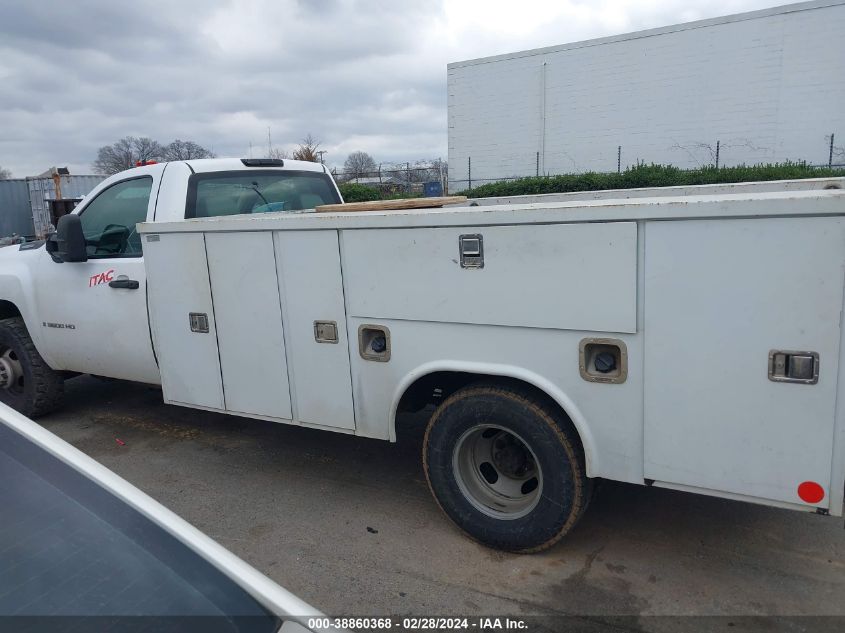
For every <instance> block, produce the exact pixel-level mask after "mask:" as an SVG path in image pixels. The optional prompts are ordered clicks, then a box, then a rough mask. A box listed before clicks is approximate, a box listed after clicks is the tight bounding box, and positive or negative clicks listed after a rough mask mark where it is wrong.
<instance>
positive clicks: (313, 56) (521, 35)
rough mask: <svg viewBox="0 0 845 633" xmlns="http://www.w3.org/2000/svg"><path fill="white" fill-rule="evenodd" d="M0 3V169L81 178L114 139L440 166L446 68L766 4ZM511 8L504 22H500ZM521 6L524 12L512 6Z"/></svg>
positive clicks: (672, 0) (703, 0) (670, 0)
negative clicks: (316, 148) (302, 148)
mask: <svg viewBox="0 0 845 633" xmlns="http://www.w3.org/2000/svg"><path fill="white" fill-rule="evenodd" d="M471 4H473V3H465V2H463V1H460V2H459V1H457V0H456V1H455V2H452V1H450V0H444V1H443V2H442V3H435V2H427V1H422V0H418V1H403V2H396V1H395V0H393V1H390V2H388V1H382V0H373V1H368V2H363V1H362V2H355V1H354V0H322V1H318V0H310V1H309V0H301V1H299V2H297V1H295V0H275V1H274V0H266V1H260V2H259V1H246V0H237V1H235V0H233V1H231V2H199V1H193V0H192V1H184V0H179V1H178V2H176V1H173V0H170V1H169V2H165V1H163V0H158V1H154V2H143V3H121V2H108V1H105V0H86V1H84V2H79V1H77V2H58V1H56V2H38V3H36V2H31V3H20V2H14V1H12V0H0V165H2V166H4V167H6V168H9V169H11V170H12V171H13V173H14V174H15V175H16V176H26V175H32V174H34V173H38V172H40V171H42V170H44V169H45V168H47V167H48V166H51V165H65V164H67V165H69V166H70V167H71V171H72V172H73V173H88V172H90V165H91V162H92V161H93V159H94V157H95V155H96V150H97V148H98V147H99V146H101V145H104V144H107V143H111V142H113V141H115V140H117V139H118V138H120V137H122V136H126V135H135V136H151V137H153V138H156V139H158V140H160V141H163V142H167V141H169V140H172V139H173V138H177V137H178V138H182V139H192V140H194V141H196V142H198V143H200V144H202V145H205V146H207V147H213V149H214V151H215V152H217V153H218V154H219V155H234V156H243V155H246V153H247V152H248V150H249V145H250V142H251V143H253V145H254V148H255V149H254V153H255V155H261V154H262V153H263V152H266V146H267V128H268V126H269V127H270V128H271V129H272V135H273V143H274V146H284V147H288V148H289V147H292V146H293V145H295V144H296V143H297V142H298V141H299V140H300V139H301V138H302V137H303V136H305V134H307V133H311V134H313V135H315V136H316V137H317V138H319V139H321V140H322V141H323V146H324V149H326V150H328V152H329V153H328V155H327V159H328V161H329V162H330V163H332V164H341V163H342V162H343V160H344V159H345V157H346V155H347V154H348V153H349V152H351V151H354V150H358V149H363V150H366V151H369V152H370V153H371V154H373V156H374V157H375V158H376V160H377V161H385V162H389V161H404V160H411V161H413V160H416V159H419V158H426V157H437V156H443V157H444V158H445V156H446V137H447V130H446V63H447V62H450V61H458V60H461V59H469V58H472V57H479V56H483V55H492V54H498V53H503V52H508V51H514V50H521V49H525V48H533V47H539V46H548V45H553V44H560V43H564V42H568V41H573V40H579V39H586V38H590V37H597V36H601V35H609V34H613V33H619V32H624V31H629V30H635V29H640V28H648V27H653V26H660V25H664V24H671V23H674V22H679V21H685V20H691V19H697V18H700V17H708V16H712V15H720V14H724V13H732V12H737V11H742V10H748V9H754V8H759V7H762V6H771V5H774V4H777V2H776V1H775V2H772V1H768V0H717V1H715V2H714V1H708V0H696V1H695V2H690V1H689V0H687V1H684V0H664V1H663V2H660V3H657V2H653V1H652V2H647V1H646V2H636V3H635V2H623V1H621V0H605V1H603V2H598V3H596V2H587V3H585V2H577V1H573V2H560V3H554V4H553V5H552V4H551V3H549V4H548V5H547V6H548V7H549V8H550V9H551V7H554V10H549V11H546V6H544V3H542V2H539V1H538V2H535V3H534V6H533V7H532V6H528V5H531V2H530V1H529V2H523V3H520V5H519V7H522V8H521V9H518V10H517V13H516V14H513V15H511V14H509V13H508V11H510V12H511V13H513V11H514V9H513V6H514V3H512V2H511V3H501V4H502V6H498V5H497V3H496V2H495V1H493V0H490V1H488V2H484V3H480V2H476V3H475V4H476V5H477V9H476V8H474V7H472V6H469V5H471ZM507 5H509V7H510V8H508V6H507ZM523 5H524V6H523Z"/></svg>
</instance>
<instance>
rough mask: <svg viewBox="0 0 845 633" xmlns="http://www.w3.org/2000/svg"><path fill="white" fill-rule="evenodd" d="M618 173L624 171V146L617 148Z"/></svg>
mask: <svg viewBox="0 0 845 633" xmlns="http://www.w3.org/2000/svg"><path fill="white" fill-rule="evenodd" d="M616 173H617V174H621V173H622V146H621V145H620V146H619V147H617V148H616Z"/></svg>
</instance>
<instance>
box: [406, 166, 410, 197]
mask: <svg viewBox="0 0 845 633" xmlns="http://www.w3.org/2000/svg"><path fill="white" fill-rule="evenodd" d="M405 169H406V170H408V194H410V193H411V163H405Z"/></svg>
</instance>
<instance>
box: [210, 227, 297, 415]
mask: <svg viewBox="0 0 845 633" xmlns="http://www.w3.org/2000/svg"><path fill="white" fill-rule="evenodd" d="M205 240H206V251H207V255H208V271H209V276H210V277H211V291H212V295H213V297H214V317H215V322H216V325H217V340H218V347H219V349H220V366H221V370H222V374H223V393H224V398H225V402H226V410H227V411H232V412H237V413H245V414H249V415H259V416H265V417H271V418H283V419H286V420H290V419H291V418H292V416H291V403H290V389H289V384H288V366H287V359H286V357H285V340H284V329H283V325H282V312H281V306H280V301H279V286H278V281H277V279H276V258H275V255H274V253H273V235H272V234H271V233H269V232H261V233H208V234H207V235H206V238H205Z"/></svg>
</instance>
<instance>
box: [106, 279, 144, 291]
mask: <svg viewBox="0 0 845 633" xmlns="http://www.w3.org/2000/svg"><path fill="white" fill-rule="evenodd" d="M140 286H141V284H139V283H138V282H137V281H135V280H134V279H127V278H126V277H123V278H120V277H118V278H117V279H112V280H111V281H110V282H109V288H126V289H127V290H137V289H138V288H139V287H140Z"/></svg>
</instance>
